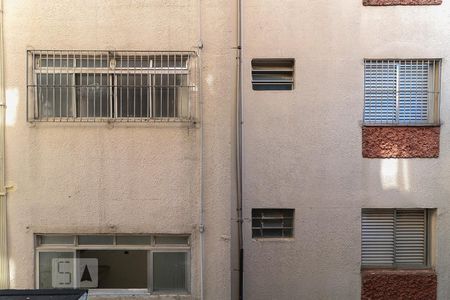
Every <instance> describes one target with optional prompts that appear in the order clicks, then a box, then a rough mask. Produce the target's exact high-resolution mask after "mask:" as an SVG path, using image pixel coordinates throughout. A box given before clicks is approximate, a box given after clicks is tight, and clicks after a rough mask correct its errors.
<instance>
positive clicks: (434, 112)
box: [362, 58, 443, 127]
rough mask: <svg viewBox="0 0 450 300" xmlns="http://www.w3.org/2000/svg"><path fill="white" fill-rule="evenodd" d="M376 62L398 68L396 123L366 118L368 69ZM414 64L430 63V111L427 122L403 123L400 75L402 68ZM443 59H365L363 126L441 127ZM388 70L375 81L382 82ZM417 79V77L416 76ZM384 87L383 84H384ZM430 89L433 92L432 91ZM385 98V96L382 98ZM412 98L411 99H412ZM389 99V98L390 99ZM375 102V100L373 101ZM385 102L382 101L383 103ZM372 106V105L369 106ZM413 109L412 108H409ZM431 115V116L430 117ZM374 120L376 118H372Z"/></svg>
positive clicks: (410, 121) (428, 101)
mask: <svg viewBox="0 0 450 300" xmlns="http://www.w3.org/2000/svg"><path fill="white" fill-rule="evenodd" d="M376 62H379V63H381V64H380V66H383V65H387V66H388V67H389V66H390V65H392V66H394V65H395V66H396V70H395V72H396V87H395V91H394V93H395V121H385V120H379V119H378V120H375V121H371V120H367V118H368V116H366V106H367V105H368V104H367V103H366V101H367V100H368V98H367V95H368V90H369V88H368V87H367V82H368V80H367V67H368V65H369V64H373V65H375V63H376ZM413 62H415V63H416V64H417V63H419V62H421V63H422V64H424V63H425V62H426V63H428V65H429V66H431V67H430V69H431V72H427V76H428V78H427V79H428V82H429V84H430V86H429V88H428V89H427V93H428V94H429V95H428V100H427V111H428V120H427V121H423V122H421V121H416V120H414V119H408V120H406V121H401V120H400V119H399V115H400V110H401V108H400V104H399V98H400V96H399V95H400V94H401V90H400V88H399V83H400V81H401V79H400V73H401V70H400V69H401V66H408V63H409V66H413V64H412V63H413ZM442 63H443V62H442V58H365V59H364V60H363V66H364V68H363V69H364V71H363V73H364V74H363V78H364V80H363V89H364V101H363V120H362V124H363V126H391V127H405V126H406V127H414V126H422V127H426V126H439V125H440V102H441V80H442ZM385 71H386V70H382V71H381V72H380V73H377V74H376V75H377V76H378V77H376V78H375V81H376V82H378V81H380V82H382V80H383V77H384V76H386V75H385V73H383V72H385ZM411 74H416V73H411ZM380 76H381V77H380ZM416 77H417V75H416ZM382 86H383V84H382ZM430 88H431V89H432V90H430ZM382 97H383V96H382ZM410 98H411V97H410ZM388 99H389V98H388ZM372 101H373V100H372ZM382 101H383V100H381V103H382ZM369 105H370V104H369ZM409 108H410V109H411V106H409ZM430 115H431V116H430ZM371 118H374V117H371Z"/></svg>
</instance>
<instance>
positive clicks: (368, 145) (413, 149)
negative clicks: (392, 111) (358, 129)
mask: <svg viewBox="0 0 450 300" xmlns="http://www.w3.org/2000/svg"><path fill="white" fill-rule="evenodd" d="M439 132H440V128H439V127H382V126H380V127H371V126H364V127H363V129H362V156H363V157H366V158H433V157H439Z"/></svg>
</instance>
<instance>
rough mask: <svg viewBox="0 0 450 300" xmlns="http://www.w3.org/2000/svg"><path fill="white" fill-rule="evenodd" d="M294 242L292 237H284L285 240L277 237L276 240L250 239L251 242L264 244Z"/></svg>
mask: <svg viewBox="0 0 450 300" xmlns="http://www.w3.org/2000/svg"><path fill="white" fill-rule="evenodd" d="M294 240H295V239H294V238H293V237H290V238H288V237H285V238H282V237H277V238H252V241H253V242H264V243H267V242H276V243H279V242H293V241H294Z"/></svg>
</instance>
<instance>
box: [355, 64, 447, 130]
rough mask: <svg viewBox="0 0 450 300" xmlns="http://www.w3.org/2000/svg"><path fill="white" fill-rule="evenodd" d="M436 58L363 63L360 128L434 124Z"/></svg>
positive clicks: (437, 84)
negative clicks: (362, 112) (362, 96)
mask: <svg viewBox="0 0 450 300" xmlns="http://www.w3.org/2000/svg"><path fill="white" fill-rule="evenodd" d="M440 72H441V60H439V59H409V60H380V59H366V60H365V62H364V125H437V124H439V98H440Z"/></svg>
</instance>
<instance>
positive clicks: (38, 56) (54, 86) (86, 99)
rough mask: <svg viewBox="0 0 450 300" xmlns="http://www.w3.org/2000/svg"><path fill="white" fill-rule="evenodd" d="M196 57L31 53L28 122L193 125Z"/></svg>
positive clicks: (191, 54)
mask: <svg viewBox="0 0 450 300" xmlns="http://www.w3.org/2000/svg"><path fill="white" fill-rule="evenodd" d="M195 56H196V55H195V52H149V51H106V50H105V51H65V50H32V51H31V50H30V51H28V55H27V60H28V61H27V65H28V73H27V120H28V121H29V122H102V121H104V122H105V121H106V122H171V121H175V122H192V121H193V120H194V119H195V110H196V105H195V103H196V101H194V100H195V97H196V95H195V90H196V87H195V84H196V65H195V63H196V62H195Z"/></svg>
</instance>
